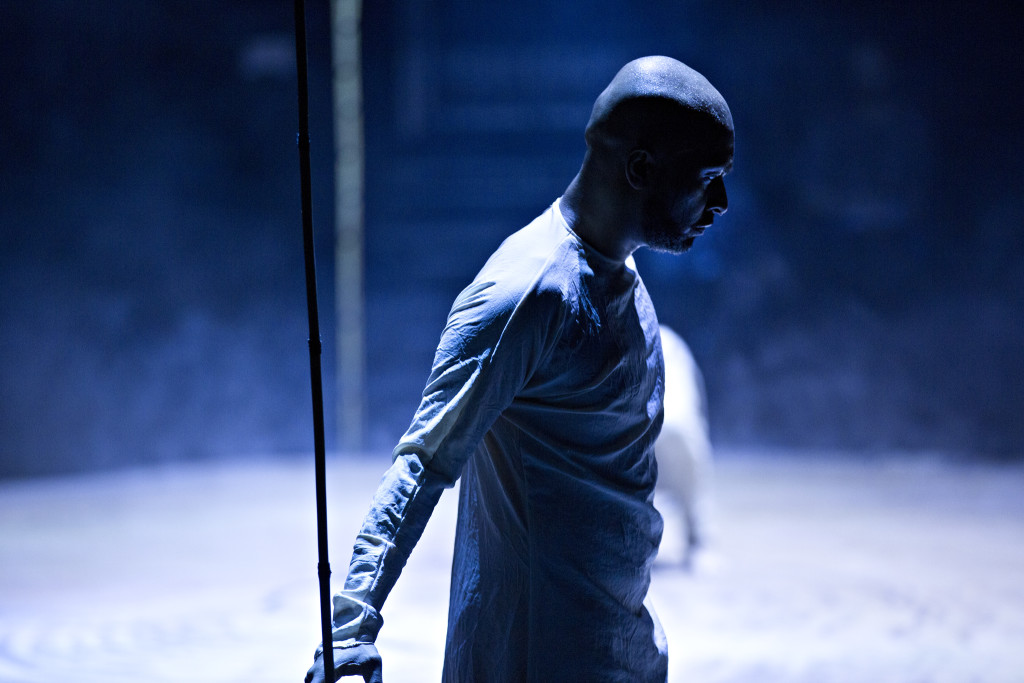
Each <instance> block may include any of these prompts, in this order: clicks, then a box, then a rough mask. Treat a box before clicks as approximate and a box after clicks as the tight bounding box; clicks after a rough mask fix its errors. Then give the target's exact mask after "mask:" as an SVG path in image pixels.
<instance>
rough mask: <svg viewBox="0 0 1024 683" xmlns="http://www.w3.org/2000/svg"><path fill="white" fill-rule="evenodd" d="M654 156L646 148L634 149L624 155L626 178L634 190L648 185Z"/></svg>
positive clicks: (645, 187) (643, 188)
mask: <svg viewBox="0 0 1024 683" xmlns="http://www.w3.org/2000/svg"><path fill="white" fill-rule="evenodd" d="M653 172H654V158H653V157H652V156H651V154H650V152H648V151H647V150H646V149H634V150H633V151H632V152H630V153H629V156H628V157H626V180H627V181H629V184H630V186H632V188H633V189H634V190H645V189H647V188H648V187H650V184H651V174H652V173H653Z"/></svg>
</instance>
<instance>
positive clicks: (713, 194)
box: [707, 176, 729, 216]
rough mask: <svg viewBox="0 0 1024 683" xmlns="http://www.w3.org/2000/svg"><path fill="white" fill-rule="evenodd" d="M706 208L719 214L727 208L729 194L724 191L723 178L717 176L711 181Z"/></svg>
mask: <svg viewBox="0 0 1024 683" xmlns="http://www.w3.org/2000/svg"><path fill="white" fill-rule="evenodd" d="M707 206H708V210H709V211H711V213H713V214H715V215H716V216H721V215H722V214H723V213H725V212H726V211H728V210H729V195H728V194H726V192H725V179H724V178H722V177H721V176H719V177H718V178H715V179H714V180H713V181H711V187H710V188H709V191H708V205H707Z"/></svg>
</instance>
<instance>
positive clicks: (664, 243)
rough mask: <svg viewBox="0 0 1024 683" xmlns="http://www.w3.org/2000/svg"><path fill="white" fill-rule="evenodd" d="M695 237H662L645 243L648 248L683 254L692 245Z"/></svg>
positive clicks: (666, 252)
mask: <svg viewBox="0 0 1024 683" xmlns="http://www.w3.org/2000/svg"><path fill="white" fill-rule="evenodd" d="M695 240H696V238H695V237H676V238H668V237H662V238H659V239H655V240H651V241H649V242H648V243H647V246H648V248H650V249H652V250H654V251H660V252H662V253H665V254H685V253H686V252H688V251H690V248H691V247H692V246H693V243H694V241H695Z"/></svg>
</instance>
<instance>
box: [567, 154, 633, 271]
mask: <svg viewBox="0 0 1024 683" xmlns="http://www.w3.org/2000/svg"><path fill="white" fill-rule="evenodd" d="M609 194H610V193H605V192H596V191H594V190H593V189H592V188H591V184H590V183H588V182H587V178H586V177H585V176H584V172H583V171H580V173H579V174H578V175H577V176H576V178H574V179H573V181H572V183H570V184H569V187H568V188H566V190H565V193H564V194H563V195H562V199H561V201H560V202H559V208H560V210H561V212H562V217H563V218H565V221H566V223H567V224H568V225H569V229H570V230H572V231H573V232H574V233H576V234H577V235H578V236H579V237H580V239H582V240H583V241H584V242H586V243H587V244H589V245H590V246H592V247H593V248H594V249H596V250H597V251H599V252H600V253H601V254H603V255H604V256H606V257H608V258H610V259H614V260H616V261H625V260H626V259H627V258H629V255H630V254H632V253H633V251H634V250H636V248H637V247H638V246H639V245H637V244H632V243H631V241H630V240H629V239H627V238H626V232H625V230H624V229H628V224H627V223H626V222H624V221H622V220H621V219H620V218H618V217H617V213H618V211H617V210H616V209H618V208H620V207H619V206H617V205H616V201H615V198H614V197H609Z"/></svg>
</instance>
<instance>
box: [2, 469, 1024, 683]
mask: <svg viewBox="0 0 1024 683" xmlns="http://www.w3.org/2000/svg"><path fill="white" fill-rule="evenodd" d="M386 462H387V461H386V458H384V457H380V458H376V459H371V458H363V459H358V458H332V459H331V460H329V462H328V477H329V481H328V495H329V507H330V531H331V552H332V558H331V560H332V566H333V568H334V572H335V579H336V580H338V581H340V580H341V579H340V575H341V574H342V573H343V572H344V569H345V567H346V566H347V563H348V552H349V548H350V544H351V539H352V537H353V535H354V533H355V529H356V527H357V526H358V524H359V522H360V521H361V517H362V514H363V512H364V511H365V508H366V506H367V504H368V503H369V500H370V495H371V493H372V490H373V488H374V486H375V484H376V481H377V479H378V478H379V476H380V473H381V471H382V470H383V467H384V466H385V464H386ZM313 491H314V483H313V468H312V463H311V459H301V460H300V459H294V458H292V459H271V458H251V459H248V460H247V461H244V462H241V461H240V462H234V463H230V464H223V463H221V464H197V465H188V466H175V467H167V468H155V469H147V470H139V471H131V472H120V473H114V474H102V475H90V476H81V477H69V478H61V479H48V480H33V481H19V482H5V483H0V682H3V683H28V682H42V681H74V682H75V683H120V682H122V681H124V682H127V681H132V682H133V683H137V682H139V681H145V682H147V683H163V682H170V681H174V682H182V683H185V682H188V683H228V682H238V683H242V682H245V683H263V682H267V683H269V682H271V681H273V682H274V683H277V682H279V681H296V682H298V681H300V680H301V679H302V675H303V673H304V671H305V669H306V667H307V666H308V665H309V663H310V661H311V655H312V652H313V649H314V647H315V646H316V644H317V643H318V642H319V639H320V638H319V622H318V608H317V600H318V597H317V581H316V561H317V560H316V539H315V534H316V530H315V513H314V504H313ZM716 491H717V496H716V507H715V510H716V512H717V514H716V517H715V529H716V532H717V535H716V539H715V540H716V542H715V545H714V551H713V552H712V553H711V554H709V556H708V557H707V558H705V560H704V561H702V562H699V563H698V564H697V567H696V571H695V572H694V573H692V574H688V573H686V572H683V571H681V570H680V569H677V568H672V567H662V568H659V569H658V570H657V571H656V573H655V576H654V582H653V586H652V595H653V600H654V604H655V606H656V608H657V610H658V612H659V615H660V617H661V620H662V623H663V624H664V627H665V630H666V632H667V635H668V638H669V644H670V650H671V660H670V667H671V672H670V680H671V681H673V682H675V681H679V682H689V683H726V682H729V683H775V682H786V683H790V682H793V683H796V682H799V683H845V682H849V683H886V682H891V683H908V682H913V683H926V682H928V683H932V682H934V683H939V682H947V681H948V682H950V683H968V682H975V681H976V682H979V683H981V682H984V683H1003V682H1006V683H1009V682H1018V683H1019V682H1021V681H1024V468H1022V467H1021V466H995V465H977V466H967V465H963V464H949V463H944V462H942V461H940V460H938V459H929V458H922V457H914V458H906V459H897V458H895V457H892V458H878V457H875V458H872V459H870V460H867V461H858V460H855V459H852V458H843V457H838V456H828V457H813V456H812V455H811V454H803V455H797V454H773V455H767V454H757V455H752V454H743V453H725V454H722V455H721V457H720V458H719V460H718V462H717V463H716ZM454 503H455V495H454V493H453V492H447V493H446V494H445V496H444V497H443V498H442V502H441V506H440V507H439V509H438V512H437V514H436V515H435V517H434V519H432V520H431V523H430V524H429V525H428V527H427V531H426V534H425V536H424V539H423V541H422V543H421V545H420V547H418V548H417V550H416V552H414V553H413V556H412V559H411V561H410V564H409V566H408V567H407V569H406V571H405V574H404V575H403V577H402V580H400V582H399V584H398V586H397V588H396V589H395V591H394V593H393V594H392V596H391V598H390V600H389V602H388V604H387V606H386V607H385V610H384V618H385V625H384V630H383V631H382V633H381V638H380V641H379V646H380V650H381V652H382V654H383V656H384V672H385V676H386V678H385V680H387V681H388V683H422V682H426V681H435V680H438V678H439V674H440V669H441V657H442V650H443V644H444V631H445V613H446V602H447V595H448V573H449V568H450V566H449V563H450V558H451V543H452V531H453V526H454V517H455V513H454ZM668 521H669V522H670V523H671V522H672V520H671V519H669V520H668ZM668 533H672V527H671V524H670V526H669V529H668ZM671 541H672V539H669V543H671ZM666 552H667V553H668V554H672V548H671V545H670V546H669V547H668V548H666ZM351 680H356V679H351Z"/></svg>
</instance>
